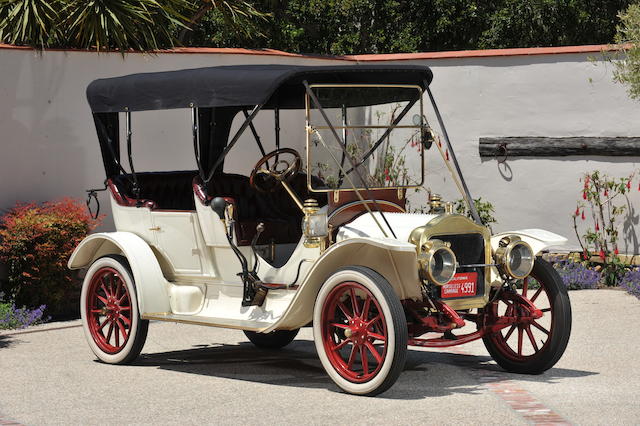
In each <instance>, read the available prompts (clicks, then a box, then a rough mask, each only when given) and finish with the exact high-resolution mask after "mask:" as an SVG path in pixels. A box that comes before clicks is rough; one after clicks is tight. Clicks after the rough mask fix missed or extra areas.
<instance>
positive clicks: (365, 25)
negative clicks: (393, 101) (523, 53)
mask: <svg viewBox="0 0 640 426" xmlns="http://www.w3.org/2000/svg"><path fill="white" fill-rule="evenodd" d="M630 3H631V0H604V1H596V0H498V1H495V2H485V1H480V0H431V1H430V2H428V4H421V3H416V2H410V1H405V0H257V1H256V2H255V3H254V5H255V7H256V8H257V9H258V10H261V11H264V12H269V13H270V14H271V18H270V19H268V20H264V21H262V22H256V21H255V20H254V22H253V25H254V27H252V30H251V34H247V33H240V32H237V31H225V28H227V26H226V23H225V22H224V20H223V19H222V16H221V15H220V13H219V12H217V11H216V10H212V11H211V12H209V13H207V15H206V16H205V17H203V19H202V22H201V24H200V25H199V26H198V27H196V28H194V34H193V38H192V40H193V41H194V44H196V45H209V46H220V47H237V46H242V47H252V48H272V49H281V50H286V51H292V52H302V53H318V54H337V55H341V54H353V53H393V52H415V51H437V50H459V49H478V48H501V47H529V46H551V45H572V44H599V43H610V42H611V41H613V37H614V34H615V30H616V24H617V23H618V22H619V20H618V17H617V13H618V11H619V10H621V9H623V8H625V7H627V6H628V5H629V4H630ZM255 34H264V37H255Z"/></svg>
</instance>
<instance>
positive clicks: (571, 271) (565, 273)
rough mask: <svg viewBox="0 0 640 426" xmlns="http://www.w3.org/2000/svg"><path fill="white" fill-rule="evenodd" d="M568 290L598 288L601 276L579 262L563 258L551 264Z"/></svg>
mask: <svg viewBox="0 0 640 426" xmlns="http://www.w3.org/2000/svg"><path fill="white" fill-rule="evenodd" d="M553 267H554V268H555V269H556V271H558V274H560V277H561V278H562V282H563V283H564V285H565V286H566V287H567V289H569V290H580V289H593V288H598V284H599V283H600V281H601V279H602V276H601V274H600V273H599V272H597V271H594V270H593V269H589V268H587V267H586V266H584V265H583V264H581V263H578V262H572V261H569V260H565V261H562V262H558V263H556V264H554V265H553Z"/></svg>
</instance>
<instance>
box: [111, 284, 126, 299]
mask: <svg viewBox="0 0 640 426" xmlns="http://www.w3.org/2000/svg"><path fill="white" fill-rule="evenodd" d="M121 288H122V281H121V280H118V285H117V286H116V292H115V294H114V295H113V297H115V298H116V299H118V294H120V289H121ZM123 296H124V294H123ZM118 301H120V300H118Z"/></svg>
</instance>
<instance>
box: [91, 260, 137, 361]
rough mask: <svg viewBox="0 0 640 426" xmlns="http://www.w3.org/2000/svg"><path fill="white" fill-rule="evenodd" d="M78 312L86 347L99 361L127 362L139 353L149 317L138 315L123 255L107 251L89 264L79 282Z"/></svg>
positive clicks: (128, 270)
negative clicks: (143, 317)
mask: <svg viewBox="0 0 640 426" xmlns="http://www.w3.org/2000/svg"><path fill="white" fill-rule="evenodd" d="M80 316H81V317H82V328H83V329H84V334H85V337H86V338H87V342H88V343H89V347H90V348H91V350H92V351H93V353H94V354H95V355H96V356H97V357H98V359H99V360H100V361H102V362H106V363H108V364H126V363H129V362H131V361H133V360H134V359H135V358H136V357H137V356H138V355H139V354H140V351H141V350H142V347H143V346H144V342H145V340H146V338H147V330H148V327H149V321H146V320H142V319H140V313H139V310H138V300H137V297H136V289H135V284H134V280H133V274H132V273H131V270H130V268H129V264H128V262H127V260H126V258H124V257H123V256H115V255H109V256H105V257H101V258H99V259H97V260H96V261H95V262H93V263H92V264H91V266H90V267H89V270H88V271H87V275H86V276H85V279H84V282H83V283H82V294H81V296H80Z"/></svg>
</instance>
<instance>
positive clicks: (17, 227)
mask: <svg viewBox="0 0 640 426" xmlns="http://www.w3.org/2000/svg"><path fill="white" fill-rule="evenodd" d="M97 224H98V221H95V220H93V219H92V218H91V216H90V215H89V213H88V212H87V210H86V207H85V206H84V205H83V203H81V202H76V201H74V200H71V199H64V200H61V201H57V202H48V203H44V204H42V205H36V204H33V203H32V204H19V205H17V206H16V207H14V208H12V209H11V210H9V211H8V212H7V213H6V214H5V215H4V216H2V217H1V218H0V226H1V228H0V262H3V263H4V264H5V265H6V268H7V275H8V282H7V283H1V288H0V291H2V292H4V293H5V294H7V295H8V297H9V298H10V300H11V301H14V302H15V303H16V304H17V305H18V306H22V305H27V306H37V305H40V304H45V305H47V306H48V307H49V309H50V311H51V312H52V313H53V314H61V313H67V310H68V309H71V308H73V307H75V305H76V304H77V295H75V294H74V293H75V292H77V291H78V290H79V282H78V280H77V279H75V276H74V275H73V273H72V271H71V270H69V269H68V268H67V261H68V260H69V256H70V255H71V253H72V252H73V250H74V248H75V247H76V246H77V245H78V244H79V243H80V241H81V240H82V239H83V238H84V237H85V236H86V235H87V233H88V232H89V231H91V230H92V229H93V228H94V227H95V226H96V225H97Z"/></svg>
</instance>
